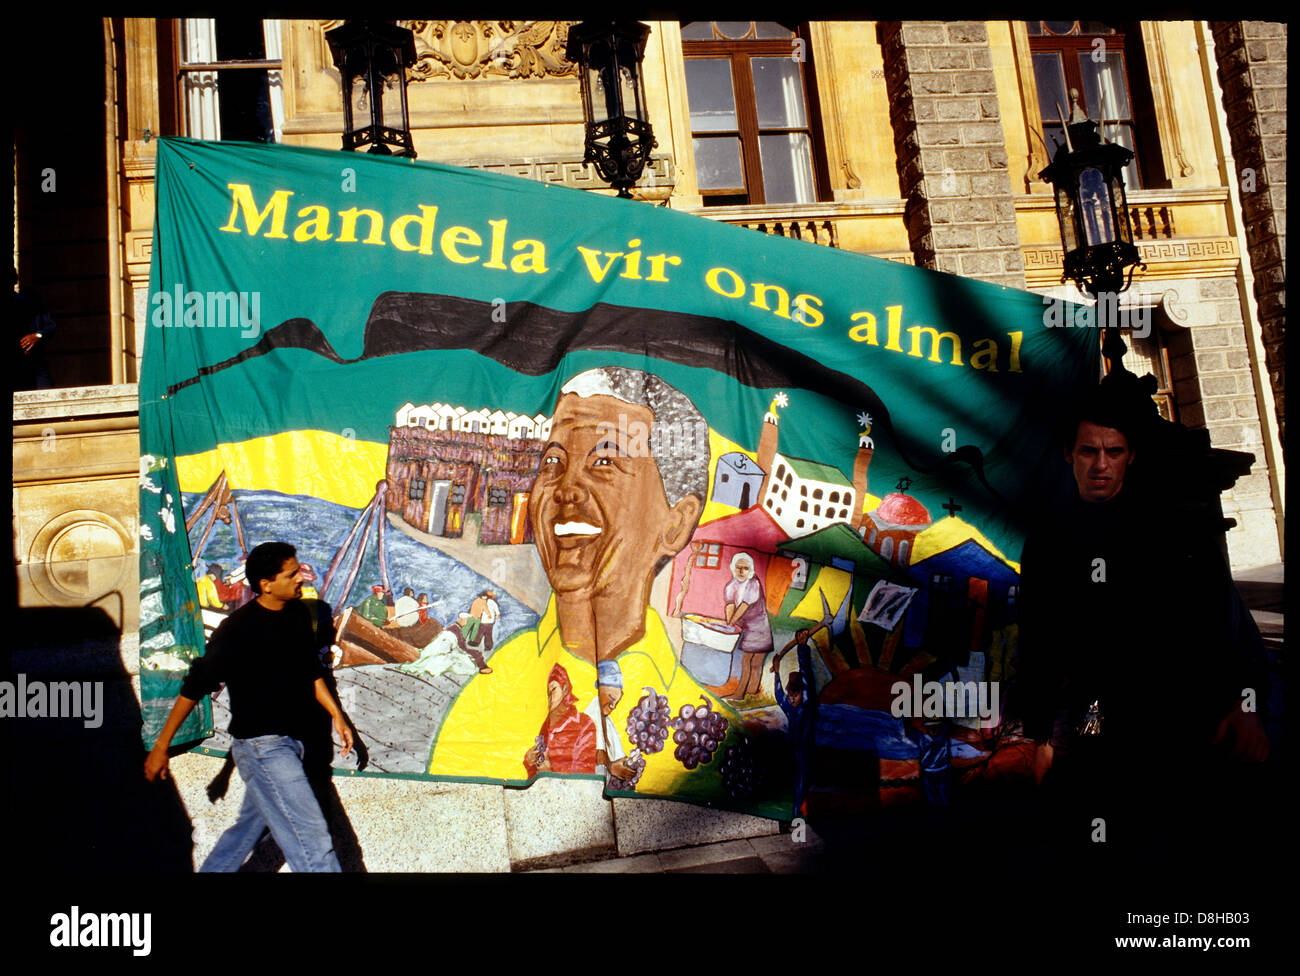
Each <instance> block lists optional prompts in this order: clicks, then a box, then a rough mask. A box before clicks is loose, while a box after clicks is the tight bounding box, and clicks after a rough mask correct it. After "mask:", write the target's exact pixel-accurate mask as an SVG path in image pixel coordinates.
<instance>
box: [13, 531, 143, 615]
mask: <svg viewBox="0 0 1300 976" xmlns="http://www.w3.org/2000/svg"><path fill="white" fill-rule="evenodd" d="M133 551H136V547H135V540H134V538H133V537H132V534H131V533H130V532H128V531H127V530H126V528H124V527H123V525H122V523H121V522H119V521H118V520H117V519H115V518H113V516H111V515H109V514H107V513H105V512H100V511H97V510H95V509H77V510H76V511H71V512H61V513H59V514H58V515H56V516H54V517H53V518H52V519H50V520H49V521H48V522H46V523H45V525H43V526H42V527H41V529H40V531H39V532H37V533H36V536H35V538H34V539H33V540H32V544H31V548H30V549H29V550H28V552H27V559H26V560H24V561H25V562H26V564H27V565H29V566H42V567H43V569H44V572H40V573H32V574H31V580H32V583H33V584H34V585H35V587H36V589H37V591H38V592H40V594H41V596H42V597H44V598H45V600H46V601H48V602H49V603H51V604H54V605H61V604H71V605H84V604H85V603H87V602H88V601H94V600H97V599H99V598H100V597H102V596H104V595H105V594H106V593H110V592H112V591H113V590H115V589H116V588H117V584H118V582H119V581H120V580H121V578H122V576H123V575H124V572H125V570H126V563H127V557H128V556H129V555H130V554H131V553H132V552H133Z"/></svg>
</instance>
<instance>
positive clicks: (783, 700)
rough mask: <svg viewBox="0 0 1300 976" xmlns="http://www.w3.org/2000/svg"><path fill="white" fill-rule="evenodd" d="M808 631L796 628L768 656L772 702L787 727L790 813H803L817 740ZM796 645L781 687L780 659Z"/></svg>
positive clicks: (814, 684)
mask: <svg viewBox="0 0 1300 976" xmlns="http://www.w3.org/2000/svg"><path fill="white" fill-rule="evenodd" d="M811 637H812V635H811V632H809V631H807V630H800V631H797V632H796V633H795V635H794V637H793V638H791V639H790V641H789V642H788V643H787V644H786V645H785V647H783V648H781V650H780V651H778V652H777V654H776V656H775V657H774V658H773V659H772V675H773V678H772V693H773V694H774V695H775V697H776V703H777V704H778V705H779V706H780V707H781V711H783V712H785V719H786V724H787V726H788V727H789V730H790V745H791V747H792V748H793V749H794V813H793V816H795V817H797V816H800V815H801V814H802V813H803V802H804V798H805V797H806V796H807V792H808V777H809V774H810V772H811V767H812V761H813V750H814V749H815V747H816V743H817V678H816V675H815V674H814V673H813V663H812V646H811V644H810V640H811ZM791 647H795V648H796V651H795V653H796V655H797V657H798V660H799V670H797V671H793V672H791V673H790V677H789V678H788V679H786V680H787V684H786V687H785V689H782V688H781V659H782V658H783V657H785V655H786V654H787V653H788V652H789V651H790V648H791Z"/></svg>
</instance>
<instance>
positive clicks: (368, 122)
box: [325, 20, 415, 159]
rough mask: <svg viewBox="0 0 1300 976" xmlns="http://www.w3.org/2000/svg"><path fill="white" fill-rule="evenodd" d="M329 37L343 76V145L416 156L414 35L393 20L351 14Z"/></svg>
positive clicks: (344, 146) (351, 147)
mask: <svg viewBox="0 0 1300 976" xmlns="http://www.w3.org/2000/svg"><path fill="white" fill-rule="evenodd" d="M325 40H327V41H328V42H329V46H330V53H331V54H332V55H333V57H334V64H335V66H336V67H337V68H338V69H339V72H340V74H342V76H343V148H344V149H352V150H355V149H360V148H361V147H362V146H369V147H370V149H369V150H368V151H369V152H372V153H379V154H381V155H384V156H392V155H394V154H396V155H398V156H407V157H409V158H411V159H414V158H415V142H414V140H413V139H412V138H411V129H410V125H409V123H408V120H407V108H406V69H407V68H408V67H410V66H411V65H413V64H414V63H415V35H414V34H413V33H412V32H411V31H410V30H408V29H407V28H405V27H399V26H398V25H397V22H396V21H392V20H348V21H345V22H344V23H343V24H342V25H340V26H339V27H335V28H334V29H333V30H331V31H329V32H328V33H327V34H326V35H325ZM394 90H395V93H396V95H397V98H394V97H393V93H394ZM385 103H387V104H385ZM399 116H400V117H399ZM395 151H396V152H395Z"/></svg>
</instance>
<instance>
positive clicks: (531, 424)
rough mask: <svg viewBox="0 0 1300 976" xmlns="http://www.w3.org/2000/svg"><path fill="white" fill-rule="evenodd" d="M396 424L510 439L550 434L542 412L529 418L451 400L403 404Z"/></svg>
mask: <svg viewBox="0 0 1300 976" xmlns="http://www.w3.org/2000/svg"><path fill="white" fill-rule="evenodd" d="M395 422H396V426H398V427H423V428H424V429H425V430H454V431H463V432H465V433H469V434H495V435H497V436H501V437H509V438H511V439H513V440H528V439H535V440H545V439H546V438H547V437H549V436H550V435H551V418H550V417H548V416H546V415H545V414H540V413H539V414H537V415H536V416H534V417H529V416H528V415H526V414H518V413H515V412H514V411H513V410H488V409H487V408H486V407H480V408H479V409H477V410H469V409H467V408H465V407H462V406H459V405H454V404H450V403H438V402H434V403H426V404H421V405H420V406H416V405H415V404H414V403H409V402H408V403H405V404H403V405H402V407H401V409H400V410H398V411H397V416H396V421H395Z"/></svg>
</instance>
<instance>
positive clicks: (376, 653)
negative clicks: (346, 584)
mask: <svg viewBox="0 0 1300 976" xmlns="http://www.w3.org/2000/svg"><path fill="white" fill-rule="evenodd" d="M337 619H338V625H337V629H336V630H335V641H334V642H335V643H336V644H338V646H339V649H340V650H342V652H343V657H342V659H341V660H340V661H339V662H338V663H337V664H336V665H335V667H336V668H350V667H356V666H357V665H358V664H408V663H410V662H411V661H414V660H415V659H416V658H418V657H419V656H420V650H421V648H423V647H424V646H425V645H426V644H428V643H429V641H431V640H433V639H434V638H435V637H437V636H438V634H439V633H441V631H442V625H441V624H440V623H438V621H436V620H430V621H429V622H428V623H417V624H415V625H413V626H410V627H395V628H383V627H376V626H375V625H374V624H372V623H371V622H370V621H369V620H367V619H366V618H365V617H363V616H361V614H359V613H357V612H356V610H355V609H354V608H353V607H348V608H347V609H345V610H344V611H343V613H342V614H340V615H339V617H338V618H337Z"/></svg>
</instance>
